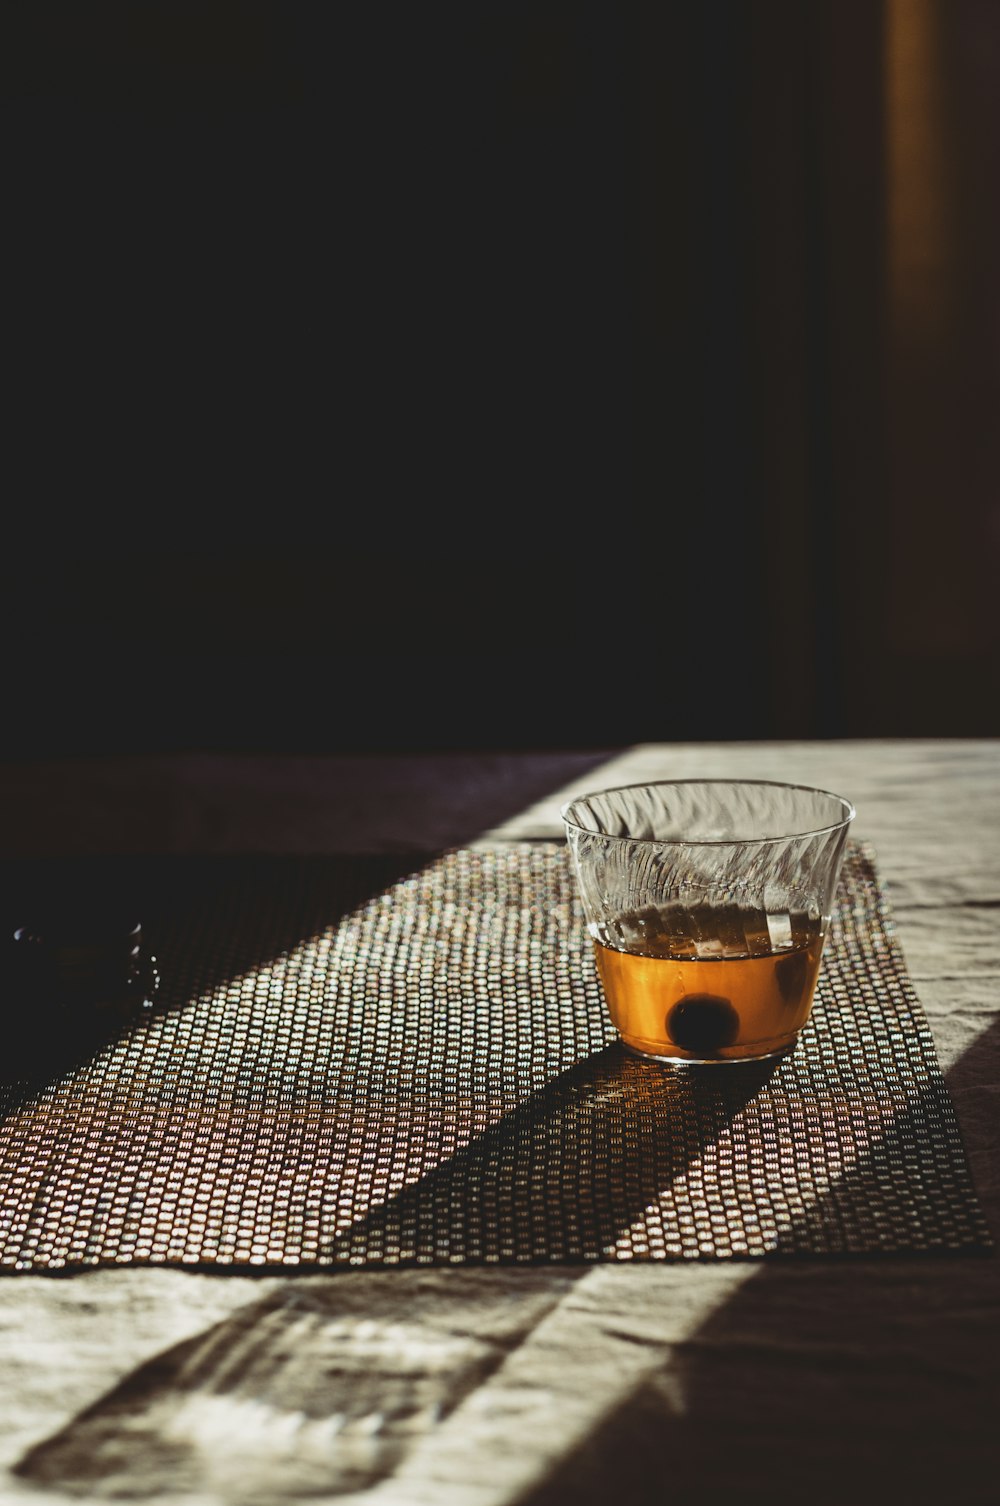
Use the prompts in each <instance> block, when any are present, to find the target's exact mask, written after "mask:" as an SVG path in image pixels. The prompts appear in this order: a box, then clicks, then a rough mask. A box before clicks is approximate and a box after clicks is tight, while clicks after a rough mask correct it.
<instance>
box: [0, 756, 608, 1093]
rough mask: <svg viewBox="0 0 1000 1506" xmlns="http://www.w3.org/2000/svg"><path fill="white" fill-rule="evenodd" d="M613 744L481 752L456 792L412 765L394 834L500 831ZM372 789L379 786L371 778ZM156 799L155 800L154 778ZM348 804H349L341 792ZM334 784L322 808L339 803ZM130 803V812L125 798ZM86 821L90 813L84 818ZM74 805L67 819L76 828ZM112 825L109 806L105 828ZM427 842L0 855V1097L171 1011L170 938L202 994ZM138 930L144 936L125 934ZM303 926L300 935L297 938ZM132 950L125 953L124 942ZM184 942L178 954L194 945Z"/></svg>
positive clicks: (280, 946)
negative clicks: (396, 846)
mask: <svg viewBox="0 0 1000 1506" xmlns="http://www.w3.org/2000/svg"><path fill="white" fill-rule="evenodd" d="M607 757H608V754H607V753H606V752H593V753H572V752H567V753H565V754H561V755H560V754H550V755H539V756H538V757H537V758H535V759H529V760H525V759H523V758H521V759H519V760H518V762H517V764H516V765H514V764H511V763H508V762H506V761H504V760H502V759H500V760H497V759H486V760H484V761H483V762H482V764H481V765H480V764H477V765H476V767H475V768H474V769H472V770H471V771H470V769H469V768H468V767H463V769H462V770H461V771H460V773H461V775H462V776H463V777H461V778H459V777H456V780H455V783H454V785H453V786H452V787H451V788H447V789H445V790H443V791H442V790H441V789H439V788H434V789H430V788H428V787H427V785H426V784H425V783H424V782H423V781H421V780H420V778H419V774H413V773H412V771H411V776H412V777H411V779H410V781H409V782H408V783H403V784H402V785H400V784H399V783H396V784H394V785H393V787H392V790H391V798H392V802H393V821H394V826H395V829H396V831H397V832H398V831H400V830H403V829H406V828H408V827H410V826H412V827H413V829H414V830H415V831H416V832H417V833H418V834H420V833H426V832H428V831H431V830H433V831H434V832H435V833H437V834H439V835H444V836H446V837H447V838H448V839H449V840H448V844H447V845H449V846H455V847H458V846H461V845H462V844H463V843H465V842H469V841H472V840H474V839H475V837H476V836H478V835H479V834H480V833H481V832H482V831H483V830H484V829H488V828H490V827H491V826H494V825H499V824H501V823H502V822H503V821H505V820H506V819H508V818H510V817H512V816H514V815H516V814H517V813H518V812H519V811H521V810H523V809H524V808H525V807H526V806H529V805H531V804H532V803H534V802H535V801H536V800H539V799H541V798H543V796H545V795H546V794H548V793H549V792H550V791H551V790H552V789H553V788H561V787H562V785H564V784H565V783H567V782H568V781H570V780H571V779H574V778H577V777H579V776H581V775H582V774H584V773H585V772H587V771H589V770H590V769H596V768H599V767H600V765H601V764H602V763H603V762H605V760H606V758H607ZM376 785H377V781H376ZM366 797H367V798H368V799H369V801H370V802H371V803H370V807H369V808H368V809H366V812H365V815H364V818H363V819H362V820H361V822H360V823H358V822H357V818H356V816H355V818H354V819H355V829H360V830H362V831H363V830H365V829H366V828H367V830H368V831H378V830H379V829H380V806H381V805H382V804H383V803H384V801H385V799H386V798H387V797H386V793H385V791H384V789H383V790H382V791H381V793H379V792H378V790H376V793H375V794H372V793H371V792H370V791H368V790H366V791H364V792H355V794H354V796H353V799H354V800H355V801H356V802H358V803H360V802H361V801H362V800H363V799H364V798H366ZM145 798H146V800H147V801H148V803H149V804H150V806H154V805H155V803H156V802H157V801H158V800H162V799H163V792H162V790H161V789H160V788H159V787H158V786H157V787H156V788H153V789H151V790H150V791H149V792H147V794H146V797H145ZM341 798H347V797H346V796H344V797H341ZM337 799H338V792H337V791H336V790H333V789H331V790H330V791H329V793H328V803H329V804H330V805H331V806H335V804H336V801H337ZM130 809H131V807H130ZM80 816H81V818H85V817H86V813H80ZM72 819H73V818H72V814H71V815H70V817H69V820H70V821H72ZM119 819H120V818H119V817H118V815H117V814H115V815H113V816H112V818H111V819H110V823H109V824H112V825H115V824H116V823H117V821H118V820H119ZM42 841H43V845H44V846H45V847H46V848H49V849H50V850H51V849H52V848H53V847H55V848H56V849H57V848H58V844H59V842H60V841H61V842H62V843H64V845H65V848H66V850H68V851H74V850H75V848H76V845H77V844H76V838H75V836H74V833H73V831H72V829H71V828H69V829H67V828H66V827H65V826H61V827H60V829H59V830H58V831H54V832H53V831H51V830H48V829H47V830H46V832H45V834H44V838H43V839H42ZM435 855H436V854H435V853H433V852H429V851H427V850H426V848H423V849H422V850H420V851H412V852H411V851H408V852H404V853H390V854H384V855H376V854H371V853H366V854H364V855H363V856H352V855H344V856H342V857H341V858H340V859H337V858H335V857H323V858H315V859H308V858H301V857H288V858H286V859H282V858H280V857H275V856H273V855H267V856H265V855H259V856H253V855H251V856H230V857H223V856H218V857H208V856H197V857H195V856H183V855H177V856H173V857H169V856H162V855H153V854H150V853H147V854H142V853H136V854H132V855H124V854H116V855H109V854H101V853H92V854H89V855H78V856H72V857H69V856H67V857H45V858H37V859H34V858H19V859H11V858H6V859H5V858H2V857H0V938H2V943H0V988H2V990H3V1005H2V1008H3V1013H4V1017H5V1032H4V1041H5V1044H4V1051H3V1055H2V1058H0V1098H2V1102H3V1104H4V1106H5V1111H6V1112H10V1111H11V1110H12V1109H13V1108H15V1107H16V1106H17V1105H18V1104H20V1103H22V1102H24V1101H25V1100H26V1099H27V1098H30V1097H32V1096H33V1095H34V1094H35V1093H36V1092H37V1091H38V1090H39V1089H40V1088H41V1087H42V1086H44V1084H45V1083H46V1082H50V1081H52V1080H54V1079H55V1078H57V1077H59V1076H62V1075H63V1074H64V1073H66V1072H69V1071H72V1070H73V1069H74V1068H75V1067H77V1066H80V1065H82V1064H83V1063H84V1062H86V1061H88V1060H89V1059H90V1058H91V1057H93V1056H94V1054H95V1053H96V1052H98V1051H100V1050H102V1049H103V1048H104V1047H106V1046H108V1045H109V1044H111V1043H112V1042H113V1041H115V1040H116V1039H121V1038H122V1036H123V1035H125V1034H128V1032H130V1031H133V1030H135V1029H141V1028H142V1026H143V1022H144V1021H149V1020H151V1019H155V1018H156V1017H157V1016H158V1014H160V1013H161V1012H162V1011H164V1010H169V1009H177V1008H183V1007H184V1005H185V1003H186V1002H187V1001H188V996H187V994H186V993H185V989H186V986H187V985H188V983H189V982H190V981H191V980H189V979H188V978H187V977H186V976H184V975H181V976H178V975H177V973H176V971H175V969H174V968H173V966H172V951H171V949H172V947H173V945H174V944H175V943H178V944H179V942H180V938H182V937H184V938H190V937H194V938H195V941H194V943H193V948H194V949H193V956H194V957H195V958H196V959H197V969H198V978H197V983H198V987H199V988H216V987H219V986H221V985H224V984H225V983H226V982H227V981H229V980H230V979H231V978H233V977H235V976H237V975H239V974H241V973H243V972H246V971H247V970H249V969H251V968H253V967H255V966H259V965H261V964H263V963H266V962H268V961H270V960H271V959H272V958H273V957H275V956H276V955H278V954H279V953H281V952H282V951H285V950H287V949H289V948H292V947H294V946H295V945H296V944H297V943H298V942H300V941H301V940H302V939H303V935H304V927H305V925H306V924H307V923H309V924H314V925H315V926H316V927H317V928H318V927H319V926H321V925H329V924H333V923H334V922H335V921H336V920H337V919H339V918H341V917H342V916H343V915H345V914H346V913H348V912H349V911H350V910H352V909H354V908H355V907H356V906H357V905H360V904H362V903H363V902H364V901H365V900H368V899H371V898H372V897H373V896H374V895H376V894H378V893H380V892H381V891H382V890H383V889H384V888H385V887H386V886H388V885H389V884H391V883H392V882H394V881H395V880H396V879H399V878H401V877H402V876H403V875H405V874H406V873H409V872H412V871H414V870H415V869H417V868H419V867H420V866H421V865H422V864H423V863H425V862H430V861H432V860H433V858H434V856H435ZM289 882H294V883H296V884H297V885H298V886H299V887H300V888H301V889H302V891H303V893H304V894H307V895H308V896H309V904H310V905H311V906H312V910H311V911H310V912H303V914H302V915H301V916H300V917H298V919H297V920H295V919H293V917H292V916H291V915H290V914H289V911H288V910H287V909H286V908H285V907H284V906H283V905H282V904H280V903H276V899H278V898H279V897H280V896H282V895H283V894H285V892H286V890H287V886H288V884H289ZM220 907H221V913H222V914H223V915H225V914H227V913H228V914H230V915H231V917H232V918H233V919H234V920H235V918H236V917H237V916H238V918H239V924H238V925H236V924H233V926H232V929H231V931H229V932H228V934H227V936H226V938H225V939H224V940H221V941H220V937H219V936H217V935H216V936H211V935H209V936H206V937H205V938H204V940H205V943H206V944H205V945H204V947H203V948H202V949H201V951H199V949H198V942H197V938H198V936H199V932H200V930H202V929H203V926H202V917H203V915H204V914H205V913H207V912H208V911H209V910H211V912H212V913H214V914H216V915H218V914H219V913H220ZM137 925H138V927H139V928H140V935H139V936H138V937H136V936H134V935H133V928H134V927H135V926H137ZM24 931H27V932H29V933H30V932H35V933H37V934H38V936H39V937H40V938H43V940H44V944H43V945H41V946H36V947H32V946H27V945H25V944H24V942H23V940H22V939H19V936H18V933H19V932H24ZM305 934H308V932H307V931H306V932H305ZM133 942H135V943H137V944H138V946H139V955H138V956H137V957H136V958H135V959H133V958H132V957H131V955H130V953H129V950H128V949H129V947H130V946H131V945H132V944H133ZM191 945H192V944H191V943H190V941H185V950H186V951H189V952H190V950H191Z"/></svg>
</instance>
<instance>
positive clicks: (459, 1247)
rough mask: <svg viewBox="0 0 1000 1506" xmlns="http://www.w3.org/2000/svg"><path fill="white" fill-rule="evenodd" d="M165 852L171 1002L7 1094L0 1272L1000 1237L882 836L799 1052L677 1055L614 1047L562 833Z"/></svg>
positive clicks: (937, 1246)
mask: <svg viewBox="0 0 1000 1506" xmlns="http://www.w3.org/2000/svg"><path fill="white" fill-rule="evenodd" d="M185 863H186V864H187V866H186V867H185V866H184V864H185ZM197 864H200V865H201V866H200V867H199V866H197ZM192 865H194V866H192ZM167 867H168V869H169V870H170V871H169V872H168V873H167V875H166V878H164V876H163V874H159V875H157V876H156V878H155V882H152V881H151V882H150V885H149V889H148V893H147V896H146V899H145V901H144V902H145V904H146V910H145V913H144V934H145V935H146V937H147V938H148V942H149V945H150V947H151V948H152V949H153V950H155V954H156V961H157V966H158V968H159V971H160V976H161V984H160V988H159V992H158V994H157V996H156V998H155V1000H154V1003H153V1006H152V1007H151V1008H149V1009H147V1010H145V1011H138V1012H137V1013H136V1015H135V1017H134V1018H131V1019H129V1020H128V1021H126V1022H125V1024H124V1025H122V1026H121V1028H116V1030H115V1032H114V1033H112V1034H109V1035H108V1036H107V1038H106V1039H104V1040H103V1041H101V1042H99V1043H98V1044H97V1045H96V1047H95V1048H94V1049H93V1050H92V1051H90V1053H89V1054H83V1055H82V1057H81V1058H80V1059H77V1060H75V1061H73V1062H71V1063H69V1065H65V1064H64V1066H63V1068H62V1069H61V1070H60V1071H59V1072H58V1073H55V1074H54V1075H50V1076H49V1077H48V1078H47V1079H46V1078H45V1075H44V1074H42V1076H41V1077H39V1076H38V1074H37V1073H36V1074H35V1076H34V1077H33V1078H31V1079H30V1080H28V1079H27V1078H25V1079H23V1080H22V1079H14V1080H8V1081H7V1083H6V1084H5V1085H3V1086H0V1094H2V1095H3V1097H2V1100H0V1108H2V1110H3V1118H2V1122H0V1269H3V1270H4V1271H7V1272H18V1271H43V1270H62V1269H72V1268H74V1267H83V1266H94V1265H102V1264H123V1263H124V1264H128V1263H134V1264H144V1265H149V1264H170V1265H192V1266H203V1267H219V1266H228V1267H241V1266H255V1267H270V1266H275V1267H289V1266H314V1267H316V1266H318V1267H323V1268H332V1267H338V1266H348V1265H373V1266H383V1265H392V1264H461V1263H480V1264H481V1263H516V1262H521V1263H538V1262H567V1263H569V1262H580V1261H602V1260H629V1259H635V1260H657V1259H659V1260H662V1259H683V1258H694V1259H713V1258H733V1257H736V1258H746V1257H758V1256H775V1255H831V1254H844V1255H850V1254H871V1253H876V1252H890V1253H891V1252H901V1251H926V1252H944V1251H949V1252H954V1251H960V1250H967V1251H973V1250H984V1249H987V1248H989V1246H990V1239H989V1234H988V1231H987V1228H986V1225H985V1222H984V1219H983V1216H982V1214H981V1212H980V1209H979V1206H978V1203H977V1200H976V1197H975V1193H974V1190H973V1187H972V1184H971V1181H970V1176H969V1170H968V1165H967V1162H966V1157H965V1152H964V1148H963V1145H962V1141H961V1138H960V1134H959V1129H958V1125H957V1121H956V1118H955V1114H954V1110H953V1106H952V1102H951V1099H950V1097H949V1094H948V1090H947V1086H946V1084H945V1081H944V1078H943V1076H942V1074H941V1071H940V1067H939V1065H938V1062H937V1058H936V1054H935V1050H934V1045H933V1041H932V1038H931V1034H930V1031H929V1029H928V1026H927V1023H926V1020H925V1018H924V1015H923V1012H922V1009H921V1006H920V1003H919V1001H918V999H917V997H916V994H915V992H914V990H913V988H912V986H911V984H910V982H909V979H908V976H907V972H906V967H905V963H904V960H903V957H902V954H901V952H900V950H899V948H898V946H897V945H896V942H895V940H894V936H893V930H892V921H891V917H890V915H889V913H888V909H887V905H886V901H885V897H884V893H883V890H882V888H881V885H880V881H879V876H878V873H877V871H876V860H875V856H874V854H873V853H872V852H871V851H870V850H869V849H867V848H864V847H861V846H859V845H857V844H853V845H852V846H851V847H850V849H849V852H848V856H847V859H846V862H845V867H844V870H843V876H842V880H841V887H840V891H839V900H838V909H837V913H836V918H835V924H834V929H833V932H832V935H831V937H830V938H829V940H828V942H827V948H826V951H825V954H824V961H823V967H822V970H821V976H820V983H819V987H818V991H817V998H816V1004H815V1008H814V1012H813V1016H812V1019H811V1020H810V1022H809V1024H808V1026H807V1027H806V1030H805V1032H804V1033H803V1035H802V1037H801V1039H800V1041H799V1044H798V1045H797V1047H796V1049H795V1051H794V1052H793V1053H792V1055H790V1056H788V1057H786V1058H784V1059H782V1060H781V1061H779V1062H777V1063H771V1064H755V1065H751V1066H739V1067H714V1068H712V1067H709V1068H688V1069H683V1070H680V1071H674V1070H670V1069H663V1068H660V1067H657V1066H656V1065H653V1064H649V1063H646V1062H644V1061H641V1060H639V1059H637V1058H633V1057H631V1056H629V1055H628V1054H627V1053H626V1052H625V1051H624V1050H623V1049H622V1048H621V1047H620V1045H619V1044H618V1043H617V1040H616V1037H615V1034H614V1031H613V1029H612V1027H611V1026H610V1024H609V1022H608V1019H607V1015H606V1013H605V1010H604V1006H603V1003H602V998H601V994H600V989H599V985H598V981H597V976H596V972H595V967H594V960H593V954H592V951H591V944H590V942H589V940H588V938H587V936H586V933H585V929H584V924H583V919H582V914H581V912H580V909H579V906H578V902H577V899H576V894H575V889H574V885H573V880H572V877H571V873H570V869H569V863H568V855H567V852H566V849H565V846H564V845H563V844H562V843H558V842H551V843H549V842H540V843H519V844H509V845H504V846H502V847H495V848H489V849H483V848H477V849H459V850H453V851H449V852H446V853H444V854H442V855H440V856H439V857H436V858H434V859H432V860H430V861H428V862H427V863H426V866H422V867H421V866H418V865H417V862H416V860H413V864H412V866H411V867H410V869H409V871H404V870H405V869H406V864H405V860H404V864H403V867H402V868H401V867H400V864H399V861H398V860H396V862H395V863H392V862H389V861H388V860H385V859H377V858H356V859H351V860H346V859H333V858H331V859H295V860H288V859H260V860H254V861H249V862H248V861H243V862H240V863H238V864H232V865H230V866H229V867H227V866H226V864H225V862H223V861H222V860H215V866H213V860H197V861H195V860H191V861H190V862H189V861H188V860H183V862H182V860H175V862H174V866H173V868H170V865H169V863H168V865H167ZM7 1003H8V1007H10V1006H11V1001H10V1000H8V1001H7ZM8 1076H9V1074H8Z"/></svg>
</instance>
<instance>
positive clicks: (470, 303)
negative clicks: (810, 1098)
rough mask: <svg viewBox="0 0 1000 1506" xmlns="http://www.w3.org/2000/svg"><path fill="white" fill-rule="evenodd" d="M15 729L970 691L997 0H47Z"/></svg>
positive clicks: (846, 701)
mask: <svg viewBox="0 0 1000 1506" xmlns="http://www.w3.org/2000/svg"><path fill="white" fill-rule="evenodd" d="M2 25H3V36H2V37H0V72H2V83H3V86H4V88H3V94H2V99H3V104H2V107H0V124H2V126H3V129H4V139H5V141H6V142H7V162H8V168H9V171H8V175H7V179H6V188H5V193H6V196H7V197H6V203H7V211H6V218H7V222H8V225H9V227H10V228H9V231H8V236H7V242H6V246H5V251H6V257H7V268H8V270H7V280H6V287H7V293H6V298H5V323H4V332H5V339H4V351H3V369H4V373H5V376H6V378H7V382H6V386H7V388H8V390H9V391H10V393H11V394H12V396H11V400H10V408H9V412H8V418H7V425H6V430H7V437H8V457H7V466H6V470H7V475H8V477H9V493H10V495H9V507H8V515H9V521H8V522H7V524H6V548H5V551H4V561H3V565H2V567H0V586H2V589H0V627H2V630H3V633H4V639H5V642H6V643H7V644H8V645H9V647H8V653H7V656H6V662H5V680H4V702H5V709H6V712H7V715H6V717H5V726H4V732H3V747H4V749H5V750H6V751H7V754H8V756H31V757H34V756H42V755H47V754H49V753H52V752H60V751H63V752H83V753H92V752H108V751H115V750H120V751H148V750H156V749H161V750H170V749H187V748H212V749H232V748H247V749H256V750H260V751H280V750H285V751H309V750H321V751H323V750H325V751H356V752H372V751H379V750H390V749H394V748H396V749H414V750H425V751H426V750H432V749H439V748H456V749H470V750H475V749H484V748H558V747H570V746H572V747H580V746H585V745H592V744H593V743H594V742H595V741H601V742H603V741H604V740H605V737H606V731H605V729H606V728H607V726H608V725H609V722H613V725H614V741H615V742H619V743H633V742H642V741H661V740H682V741H694V740H716V739H734V738H735V739H742V738H770V737H813V736H822V737H840V736H897V735H898V736H910V735H923V736H935V735H937V736H950V735H964V736H977V735H997V733H998V732H1000V723H998V720H997V718H998V715H1000V713H998V710H997V707H998V701H997V698H996V697H995V696H989V695H985V694H984V693H983V688H982V687H983V685H984V684H987V683H990V682H991V681H992V680H995V679H996V677H997V668H998V655H1000V639H998V636H997V626H996V614H995V612H994V611H993V592H992V582H993V581H994V579H995V578H996V574H997V569H998V564H1000V557H998V552H997V551H998V548H1000V523H998V520H997V516H996V503H995V484H994V483H995V476H996V472H997V439H996V425H995V423H994V422H993V415H994V414H995V412H996V410H997V406H998V403H997V394H998V391H1000V378H998V373H1000V353H998V348H997V338H996V331H995V321H994V320H993V318H992V316H991V312H990V311H991V310H992V309H993V308H994V307H995V304H996V293H997V272H996V268H997V265H998V264H1000V256H998V246H1000V226H998V220H997V212H996V195H995V193H994V192H993V184H994V181H995V176H996V158H997V140H998V139H1000V132H998V121H997V105H996V101H997V98H998V97H1000V96H998V91H997V89H996V79H997V77H998V76H1000V50H998V46H997V26H996V20H995V16H994V15H993V8H992V7H991V6H990V5H988V4H985V5H984V4H982V3H963V4H961V5H951V4H949V3H948V0H934V3H932V4H929V5H927V6H924V7H921V8H920V12H919V15H917V14H912V13H911V8H910V7H907V6H906V5H905V4H904V5H892V4H890V3H889V0H871V3H844V0H815V3H811V4H809V5H808V6H803V5H801V4H800V3H798V0H775V3H769V4H767V5H748V4H746V3H745V0H717V3H715V4H713V5H710V6H704V5H694V6H680V5H676V4H665V3H656V0H627V3H623V4H621V5H615V6H609V5H606V4H604V5H602V4H600V3H598V0H572V3H569V0H510V3H500V0H484V3H479V4H476V5H473V6H469V5H468V4H459V3H456V0H431V3H427V4H422V5H420V6H414V5H412V4H409V3H407V4H404V3H401V0H395V3H387V4H381V5H379V6H374V7H372V6H365V5H359V4H356V5H347V4H327V5H324V4H310V3H306V0H288V3H285V4H268V3H265V0H201V3H198V4H194V3H169V0H146V3H144V4H143V5H141V6H130V5H127V4H123V3H120V0H93V3H89V4H87V5H85V6H84V5H81V4H79V3H69V0H37V3H35V4H32V5H30V6H29V5H20V6H11V7H7V9H6V11H5V14H4V17H3V23H2Z"/></svg>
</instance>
